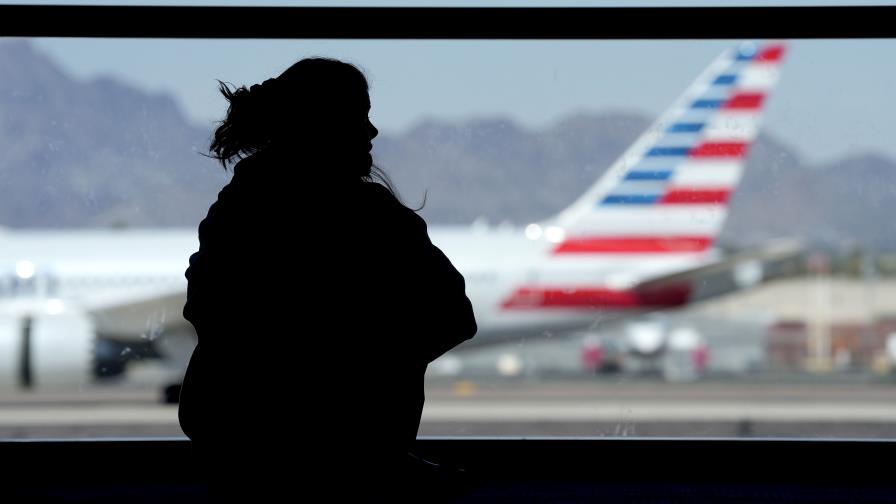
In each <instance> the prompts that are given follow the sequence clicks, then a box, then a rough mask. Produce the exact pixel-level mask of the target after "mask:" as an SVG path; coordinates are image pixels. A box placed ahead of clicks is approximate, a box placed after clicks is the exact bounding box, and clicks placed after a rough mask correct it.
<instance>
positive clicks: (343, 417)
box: [179, 154, 476, 463]
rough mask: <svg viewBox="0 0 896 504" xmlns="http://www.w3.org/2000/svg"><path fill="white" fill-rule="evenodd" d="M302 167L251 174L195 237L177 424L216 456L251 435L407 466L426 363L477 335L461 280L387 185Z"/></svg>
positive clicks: (240, 169) (265, 164)
mask: <svg viewBox="0 0 896 504" xmlns="http://www.w3.org/2000/svg"><path fill="white" fill-rule="evenodd" d="M304 166H309V165H308V164H306V165H304ZM302 168H303V167H302V166H297V165H290V163H289V162H287V161H285V160H283V159H278V158H276V157H275V156H273V155H262V154H256V155H254V156H252V157H250V158H247V159H245V160H243V161H241V162H240V163H239V164H238V165H237V166H236V167H235V170H234V176H233V179H232V180H231V182H230V183H229V184H228V185H227V186H225V187H224V189H223V190H222V191H221V192H220V193H219V195H218V200H217V201H216V202H215V203H214V204H213V205H212V206H211V208H210V209H209V212H208V216H207V217H206V218H205V219H204V220H203V221H202V223H201V224H200V225H199V242H200V245H199V251H198V252H196V253H195V254H193V255H192V256H191V257H190V267H189V269H188V270H187V272H186V276H187V280H188V290H187V303H186V306H185V307H184V317H185V318H186V319H187V320H188V321H190V322H191V323H192V324H193V326H194V327H195V328H196V332H197V334H198V336H199V345H198V346H197V349H196V351H195V353H194V356H193V358H192V360H191V362H190V366H189V368H188V370H187V375H186V377H185V380H184V388H183V392H182V395H181V404H180V411H179V415H180V421H181V426H182V427H183V429H184V432H185V433H186V434H187V435H188V436H189V437H190V438H191V439H193V440H194V442H195V443H194V444H195V445H196V446H198V447H202V449H203V450H205V449H206V448H208V450H206V453H213V452H215V453H220V452H216V451H215V450H217V449H218V448H220V447H221V446H225V445H226V446H229V447H231V448H232V447H234V446H235V443H238V442H239V441H238V440H239V439H247V437H249V438H250V439H251V437H253V436H264V439H265V440H266V441H268V440H270V439H271V436H275V438H276V436H281V438H280V439H281V441H282V440H285V439H289V440H290V442H293V443H297V444H301V445H302V447H303V448H302V450H304V451H303V453H305V454H306V455H307V454H313V456H320V455H321V454H324V453H331V454H334V453H342V454H343V455H344V456H348V455H350V456H353V457H358V456H360V457H362V458H364V459H367V460H376V459H378V458H380V457H382V456H386V455H387V454H395V453H399V452H402V453H403V452H405V451H407V449H408V447H409V446H410V443H411V442H412V441H413V439H414V437H415V436H416V432H417V428H418V425H419V421H420V414H421V410H422V407H423V374H424V372H425V370H426V366H427V364H428V363H429V362H431V361H432V360H433V359H435V358H436V357H438V356H439V355H441V354H443V353H444V352H446V351H447V350H449V349H451V348H453V347H454V346H455V345H457V344H459V343H460V342H462V341H464V340H466V339H468V338H471V337H472V336H473V335H474V334H475V332H476V323H475V320H474V318H473V312H472V307H471V305H470V301H469V300H468V299H467V297H466V295H465V293H464V280H463V277H462V276H461V275H460V274H459V273H458V272H457V270H456V269H455V268H454V267H453V266H452V265H451V262H450V261H449V260H448V259H447V258H446V257H445V255H444V254H443V253H442V252H441V251H440V250H439V249H438V248H436V247H435V246H434V245H433V244H432V242H431V241H430V239H429V237H428V235H427V232H426V224H425V222H424V221H423V219H422V218H420V217H419V216H418V215H417V214H416V213H415V212H414V211H412V210H410V209H408V208H407V207H405V206H404V205H402V204H401V203H400V202H399V201H398V200H397V199H396V198H395V197H394V196H393V195H392V194H391V193H390V192H389V191H388V190H387V189H386V188H385V187H383V186H381V185H379V184H375V183H366V182H359V181H351V180H345V179H339V178H338V177H334V176H328V175H319V174H318V175H316V174H313V173H309V172H303V171H302ZM248 444H251V443H248ZM243 448H245V449H247V450H251V448H249V447H248V446H247V447H243ZM308 450H311V451H310V452H309V451H308ZM215 456H218V455H215ZM336 463H338V462H336Z"/></svg>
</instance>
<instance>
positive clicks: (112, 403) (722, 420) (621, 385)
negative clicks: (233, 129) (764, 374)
mask: <svg viewBox="0 0 896 504" xmlns="http://www.w3.org/2000/svg"><path fill="white" fill-rule="evenodd" d="M239 407H241V406H240V405H238V404H235V405H234V408H239ZM182 435H183V434H182V432H181V430H180V428H179V427H178V424H177V406H176V405H165V404H162V403H161V401H160V395H159V393H157V392H156V391H153V390H150V389H133V390H122V389H121V388H102V387H97V388H90V389H84V390H82V391H81V392H78V393H76V394H61V393H50V392H39V391H36V392H31V393H6V394H3V395H0V437H2V438H6V439H10V438H17V439H23V438H58V437H63V438H90V437H122V436H125V437H130V436H182ZM420 435H421V436H638V437H641V436H661V437H678V436H690V437H768V436H772V437H809V438H818V437H838V438H896V385H894V384H891V383H848V384H836V383H820V384H819V383H815V384H813V383H777V384H776V383H731V382H725V381H720V382H698V383H689V384H669V383H662V382H660V381H650V380H641V381H638V382H618V381H614V380H572V381H552V382H531V381H526V380H492V381H481V382H473V381H467V380H459V381H454V380H430V382H429V383H428V387H427V402H426V407H425V409H424V414H423V421H422V424H421V428H420Z"/></svg>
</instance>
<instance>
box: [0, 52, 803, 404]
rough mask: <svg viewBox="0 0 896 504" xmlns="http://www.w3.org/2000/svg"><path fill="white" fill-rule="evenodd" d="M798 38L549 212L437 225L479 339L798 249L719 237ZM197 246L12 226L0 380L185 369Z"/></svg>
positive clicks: (752, 276)
mask: <svg viewBox="0 0 896 504" xmlns="http://www.w3.org/2000/svg"><path fill="white" fill-rule="evenodd" d="M785 50H786V48H785V45H784V44H783V43H780V42H766V43H756V42H744V43H741V44H739V45H738V46H737V47H735V48H732V49H730V50H728V51H725V52H724V53H723V54H721V55H720V56H719V57H718V58H716V59H715V60H714V61H713V62H712V63H711V64H710V65H709V67H708V68H707V69H706V70H705V71H703V72H702V73H701V74H700V75H699V76H698V77H697V79H696V80H695V81H694V82H693V83H692V84H691V85H690V86H689V87H688V88H687V89H686V90H685V92H684V93H683V94H682V95H681V97H680V98H678V99H677V100H676V101H675V102H674V103H673V104H672V106H671V107H670V108H669V109H668V110H667V111H666V112H664V113H663V114H662V115H661V116H660V117H659V118H658V119H657V120H656V121H655V122H654V123H653V124H652V125H651V126H650V127H649V128H648V129H647V131H646V132H644V133H643V134H642V135H641V136H640V137H639V138H638V139H637V140H636V141H635V142H634V143H633V144H632V145H631V146H630V147H629V148H628V149H627V150H626V151H625V152H624V153H623V154H622V155H621V156H620V157H619V159H618V160H617V161H616V162H615V163H614V164H613V165H611V166H610V168H609V169H608V170H607V171H606V172H605V173H604V174H603V175H602V176H601V177H600V178H599V179H598V180H597V181H596V182H595V183H594V184H593V185H592V186H591V187H590V188H588V189H587V190H586V191H585V192H584V193H583V194H582V195H581V196H580V197H579V198H578V199H577V200H576V201H574V202H573V203H572V204H571V205H570V206H569V207H567V208H566V209H564V210H562V211H561V212H560V213H559V214H557V215H555V216H553V217H551V218H549V219H546V220H544V221H542V222H536V223H531V224H529V225H527V226H525V227H523V228H506V227H497V228H491V229H490V228H487V227H482V226H479V225H473V226H449V227H440V226H431V227H430V229H429V233H430V237H431V239H432V241H433V243H434V244H435V245H436V246H438V247H439V248H441V249H442V250H443V251H444V252H445V254H446V255H447V256H448V257H449V258H450V259H451V260H452V262H453V263H454V265H455V266H456V267H457V268H458V270H459V271H460V272H461V273H462V274H463V275H464V277H465V279H466V282H467V294H468V296H469V298H470V300H471V302H472V304H473V307H474V312H475V315H476V320H477V323H478V326H479V333H478V334H477V336H476V337H475V338H473V340H471V341H470V342H468V344H469V346H476V345H484V344H489V343H494V342H500V341H506V340H507V339H508V338H516V337H520V336H521V335H526V334H543V333H544V331H553V332H561V331H569V330H574V329H581V328H586V327H588V326H589V325H590V324H592V323H593V322H594V321H595V319H596V317H608V316H613V315H616V314H619V315H622V316H627V315H630V314H633V313H641V312H643V311H650V310H656V309H661V308H674V307H679V306H683V305H685V304H688V303H692V302H696V301H698V300H700V299H702V298H705V297H709V296H712V295H718V294H721V293H724V292H727V291H730V290H733V289H738V288H747V287H749V286H751V285H755V284H756V283H757V282H758V281H760V280H762V278H763V275H764V273H763V271H762V265H763V264H766V263H768V262H769V261H773V260H776V259H779V258H783V257H785V256H787V255H789V254H792V253H793V252H794V248H793V246H792V245H786V244H785V245H783V246H779V245H774V246H770V247H767V248H765V249H763V250H761V251H760V252H757V253H747V254H741V255H737V254H736V255H734V256H728V257H722V254H721V253H720V252H719V251H718V250H717V249H716V248H715V247H714V243H715V240H716V238H717V236H718V235H719V232H720V231H721V229H722V225H723V223H724V220H725V217H726V215H727V211H728V202H729V201H730V197H731V194H732V192H733V191H734V189H735V187H736V186H737V184H738V182H739V181H740V180H741V176H742V172H743V169H744V162H745V159H746V156H747V153H748V150H749V147H750V145H751V143H752V142H753V141H754V140H755V138H756V135H757V133H758V130H759V120H760V116H761V112H762V110H763V105H764V104H765V101H766V100H767V98H768V94H769V92H770V91H771V89H772V88H773V86H774V84H775V83H776V81H777V78H778V74H779V68H780V63H781V61H782V59H783V56H784V53H785ZM197 248H198V239H197V233H196V230H195V229H168V230H161V229H159V230H152V229H145V230H129V229H94V230H86V231H85V230H66V231H58V230H53V231H39V230H9V229H5V230H3V229H0V387H34V386H62V385H65V384H69V385H70V384H80V383H85V382H88V381H90V380H92V379H96V378H98V377H110V376H117V375H121V374H122V373H124V371H125V367H126V364H127V363H128V362H129V361H132V360H134V359H156V358H158V359H161V360H163V361H164V362H167V363H168V364H169V365H170V366H171V369H172V373H173V375H172V376H176V375H177V374H178V373H180V374H182V372H183V369H184V368H185V366H186V363H187V361H188V358H189V356H190V353H191V351H192V348H193V345H194V344H195V335H194V333H193V332H192V328H191V327H190V326H189V324H188V323H187V322H186V321H185V320H184V319H183V316H182V313H181V310H182V309H183V304H184V302H185V299H186V280H185V279H184V270H185V269H186V266H187V258H188V257H189V255H190V254H191V253H192V252H193V251H195V250H196V249H197ZM713 278H716V280H718V279H719V278H721V279H722V281H721V282H720V281H711V282H710V281H708V280H709V279H713ZM720 285H721V287H719V286H720ZM465 345H466V344H465ZM172 379H173V380H177V379H178V378H176V377H175V378H172Z"/></svg>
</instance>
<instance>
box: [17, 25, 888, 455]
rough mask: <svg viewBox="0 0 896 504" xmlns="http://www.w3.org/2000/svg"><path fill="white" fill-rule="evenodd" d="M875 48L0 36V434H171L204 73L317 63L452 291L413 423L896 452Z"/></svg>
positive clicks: (215, 176) (882, 111)
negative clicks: (458, 340)
mask: <svg viewBox="0 0 896 504" xmlns="http://www.w3.org/2000/svg"><path fill="white" fill-rule="evenodd" d="M893 50H894V43H893V42H892V41H889V40H861V41H846V40H820V41H803V40H798V41H763V42H749V41H748V42H744V41H734V40H731V41H725V40H722V41H562V42H561V41H382V40H380V41H370V40H362V41H339V40H327V41H316V40H304V41H262V40H251V41H224V40H216V41H210V40H192V41H185V40H139V39H128V40H110V39H77V40H75V39H66V40H63V39H3V40H0V73H2V75H4V78H3V79H0V131H2V132H3V135H2V137H0V143H2V146H3V148H4V150H5V153H6V155H5V156H3V158H2V159H0V177H2V180H3V182H4V183H3V188H4V192H3V197H2V198H0V225H2V226H3V227H2V229H0V349H2V351H0V356H2V357H0V359H2V360H0V437H7V438H9V437H56V436H62V437H72V436H75V437H77V436H121V435H148V436H153V435H160V436H170V435H181V431H180V429H179V427H178V425H177V414H176V405H172V404H165V403H164V399H165V398H166V397H167V398H169V399H170V398H174V397H176V394H177V389H176V385H177V384H178V383H179V381H180V380H181V377H182V373H183V369H184V367H185V365H186V362H187V359H188V358H189V355H190V352H191V350H192V347H193V345H194V344H195V335H194V334H193V333H192V330H191V328H190V327H189V325H188V324H186V323H185V321H184V320H183V318H182V316H181V309H182V308H183V302H184V295H185V288H186V282H185V279H184V277H183V273H184V270H185V268H186V266H187V258H188V257H189V255H190V254H191V253H192V252H193V251H195V249H196V247H197V238H196V227H197V225H198V223H199V221H200V220H201V219H202V218H203V217H204V215H205V212H206V211H207V208H208V206H209V204H211V203H212V202H213V201H214V199H215V197H216V194H217V192H218V191H219V190H220V189H221V187H222V186H223V185H224V184H226V183H227V181H228V175H227V174H226V173H225V172H224V171H223V170H221V168H220V166H217V165H216V164H215V163H214V162H213V161H212V160H210V159H208V158H206V157H203V156H202V155H201V154H202V153H205V152H207V150H206V149H207V146H208V142H209V138H210V134H211V131H212V129H213V128H214V127H215V121H217V120H219V119H221V118H222V115H223V112H224V109H225V105H226V104H225V102H224V101H223V99H222V98H221V96H220V95H219V94H218V93H217V90H216V87H217V83H216V81H215V79H221V80H224V81H228V82H232V83H234V84H237V85H240V84H246V85H251V84H254V83H257V82H261V81H263V80H265V79H267V78H270V77H272V76H275V75H276V74H278V73H279V72H280V71H282V70H283V69H284V68H286V67H287V66H288V65H289V64H291V63H292V62H293V61H294V60H296V59H297V58H300V57H303V56H311V55H325V56H331V57H336V58H340V59H344V60H346V61H349V62H352V63H356V64H358V65H359V66H360V67H361V68H363V70H364V71H365V72H366V74H367V76H368V79H369V80H370V83H371V101H372V104H373V107H372V111H371V120H372V122H373V123H374V124H375V125H376V126H377V127H378V128H379V130H380V135H379V137H377V138H376V139H375V141H374V158H375V161H376V163H377V164H378V165H379V166H380V167H381V168H383V169H384V170H385V171H386V172H387V173H388V174H389V175H390V177H391V178H392V179H393V181H394V182H395V184H396V186H397V188H398V190H399V192H400V195H401V197H402V198H403V200H404V201H405V202H406V203H407V204H408V205H410V206H414V207H416V206H419V204H420V203H422V202H423V199H424V194H425V202H426V204H425V206H424V207H423V208H422V210H420V214H421V215H422V216H423V217H424V218H425V219H426V220H427V222H428V224H429V232H430V236H431V238H432V240H433V242H434V243H435V244H436V245H437V246H439V247H440V248H441V249H442V250H443V251H444V252H445V253H446V255H448V257H449V258H450V259H451V260H452V261H453V262H454V264H455V265H456V266H457V267H458V269H459V270H460V271H461V273H463V274H464V276H465V279H466V285H467V294H468V296H469V297H470V299H471V301H472V302H473V304H474V309H475V311H476V316H477V320H478V323H479V328H480V332H479V334H478V335H477V336H476V337H475V338H474V339H473V340H472V341H471V342H469V343H468V344H465V345H463V346H462V347H460V348H458V349H456V350H454V351H452V352H450V353H449V354H447V355H445V356H443V357H442V358H440V359H438V360H437V361H435V362H433V363H432V364H431V365H430V366H429V369H428V372H427V380H426V393H427V403H426V407H425V409H424V414H423V422H422V425H421V429H420V433H421V434H422V435H449V436H450V435H488V436H502V435H527V436H530V435H546V436H563V435H607V436H664V437H667V436H744V437H750V436H786V437H793V436H796V437H863V438H868V437H894V435H896V431H894V427H893V425H896V422H894V420H896V407H894V406H893V404H896V402H894V400H893V399H896V388H894V386H893V385H894V382H893V377H894V373H896V304H893V300H894V299H896V295H894V292H892V291H893V290H894V289H896V280H894V278H896V241H894V238H893V237H894V236H896V229H894V226H896V224H894V223H893V222H892V219H890V218H889V213H890V210H891V208H892V207H893V206H894V205H896V191H894V188H896V184H894V183H896V180H894V179H893V177H894V174H896V145H894V144H893V142H892V140H891V139H892V137H893V133H894V131H893V126H892V120H891V118H892V117H894V116H896V101H894V100H893V98H892V96H891V90H892V89H893V88H894V86H896V73H894V71H893V69H892V66H891V65H886V64H882V62H886V61H889V57H890V55H891V54H892V53H893ZM434 323H437V321H434ZM320 337H326V335H320ZM421 337H425V331H424V334H422V335H421ZM262 341H263V340H262ZM259 344H264V343H259ZM333 365H334V369H338V362H334V364H333ZM366 372H367V373H370V374H371V375H373V376H375V374H376V373H377V368H376V363H371V365H370V367H369V368H368V369H367V370H366ZM364 379H365V378H364V377H361V378H359V380H364ZM234 406H235V407H252V406H251V405H240V404H235V405H234Z"/></svg>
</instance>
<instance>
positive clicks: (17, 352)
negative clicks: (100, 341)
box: [0, 306, 95, 389]
mask: <svg viewBox="0 0 896 504" xmlns="http://www.w3.org/2000/svg"><path fill="white" fill-rule="evenodd" d="M94 343H95V336H94V329H93V324H92V323H91V322H90V318H89V317H88V316H87V315H86V314H85V313H82V312H77V311H62V310H58V312H57V310H56V309H54V307H53V306H51V307H50V309H49V310H33V311H28V312H22V313H17V314H2V315H0V388H4V389H11V388H31V387H34V388H61V387H77V386H78V385H80V384H84V383H87V382H89V381H91V380H92V377H93V360H94Z"/></svg>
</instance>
